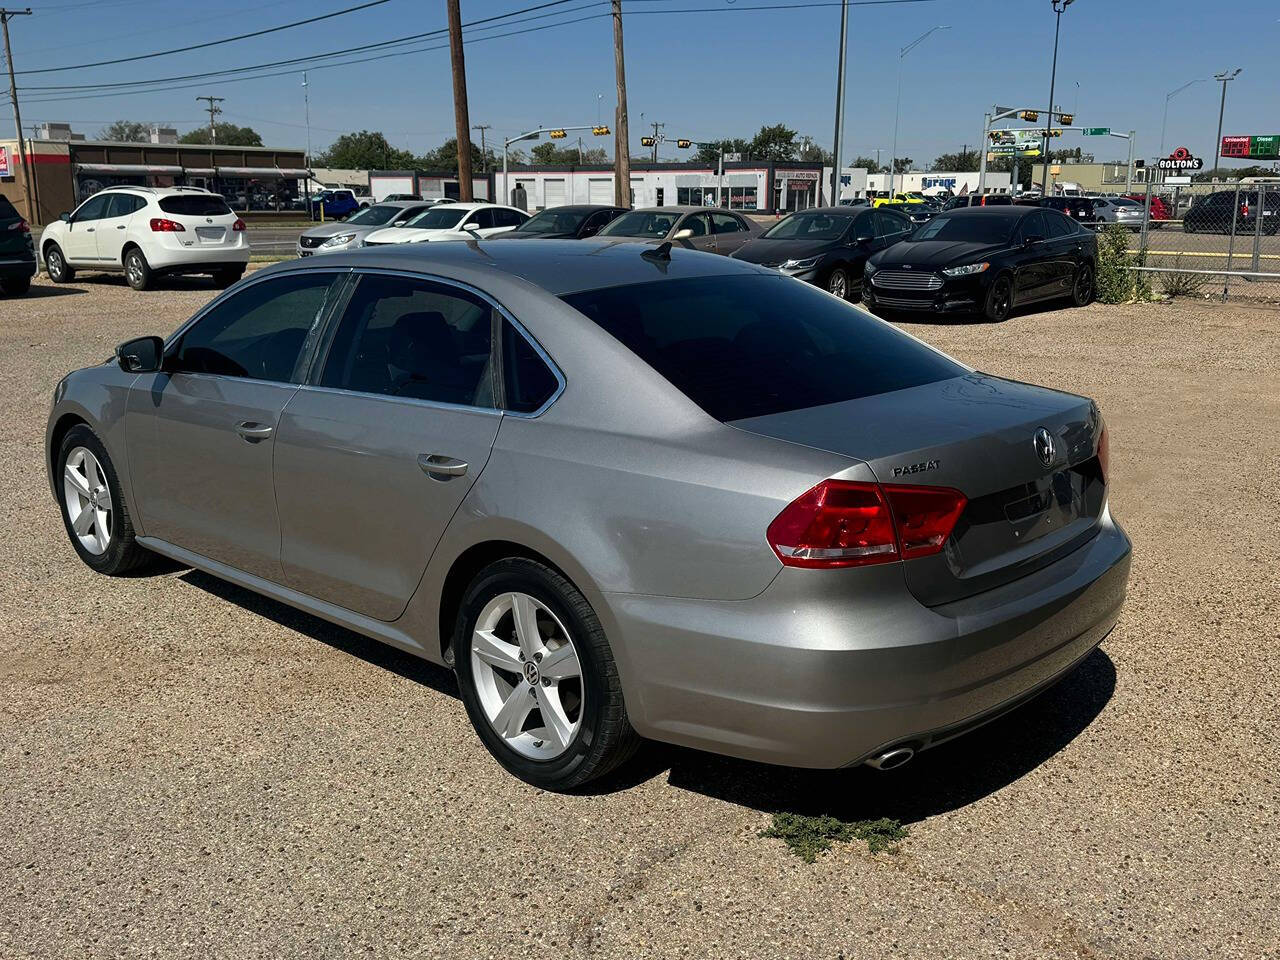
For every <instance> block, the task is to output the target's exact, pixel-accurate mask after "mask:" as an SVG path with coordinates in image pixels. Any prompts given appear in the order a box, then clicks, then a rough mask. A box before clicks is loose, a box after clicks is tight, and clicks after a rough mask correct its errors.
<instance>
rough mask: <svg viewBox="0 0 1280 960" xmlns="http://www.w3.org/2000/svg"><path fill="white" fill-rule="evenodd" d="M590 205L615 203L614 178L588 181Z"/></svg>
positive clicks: (588, 200)
mask: <svg viewBox="0 0 1280 960" xmlns="http://www.w3.org/2000/svg"><path fill="white" fill-rule="evenodd" d="M587 202H588V203H613V178H612V177H605V178H603V179H598V180H596V179H593V180H589V181H587Z"/></svg>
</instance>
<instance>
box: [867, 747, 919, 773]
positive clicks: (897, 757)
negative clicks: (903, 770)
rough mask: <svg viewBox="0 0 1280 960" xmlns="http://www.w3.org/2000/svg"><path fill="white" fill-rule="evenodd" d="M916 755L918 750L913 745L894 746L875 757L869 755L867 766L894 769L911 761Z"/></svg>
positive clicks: (878, 768)
mask: <svg viewBox="0 0 1280 960" xmlns="http://www.w3.org/2000/svg"><path fill="white" fill-rule="evenodd" d="M915 755H916V752H915V750H913V749H912V748H911V747H894V748H893V749H892V750H886V751H885V752H884V753H879V754H876V755H875V756H874V757H868V758H867V760H866V761H865V762H866V764H867V766H869V767H875V768H876V769H877V770H893V769H895V768H897V767H900V766H902V765H903V764H905V763H910V762H911V758H912V757H914V756H915Z"/></svg>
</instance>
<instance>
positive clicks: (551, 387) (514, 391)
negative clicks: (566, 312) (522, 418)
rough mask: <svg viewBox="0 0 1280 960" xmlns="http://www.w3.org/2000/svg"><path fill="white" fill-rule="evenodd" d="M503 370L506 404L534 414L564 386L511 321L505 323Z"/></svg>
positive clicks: (510, 407) (520, 411)
mask: <svg viewBox="0 0 1280 960" xmlns="http://www.w3.org/2000/svg"><path fill="white" fill-rule="evenodd" d="M502 337H503V341H502V372H503V375H504V377H505V380H506V402H505V403H504V404H503V406H505V407H506V409H508V410H515V411H516V412H517V413H532V412H533V411H535V410H537V409H538V408H539V407H540V406H542V405H543V404H544V403H546V402H547V401H548V400H550V399H551V397H552V395H553V394H554V393H555V392H556V390H557V389H558V388H559V386H560V382H559V381H558V380H557V379H556V375H555V374H554V373H552V372H551V368H550V367H548V366H547V364H546V362H545V361H543V359H542V357H540V356H538V352H537V351H536V350H535V349H534V348H533V344H531V343H530V342H529V341H528V340H527V339H525V337H524V335H523V334H521V333H520V331H519V330H517V329H516V328H515V327H514V326H512V325H511V323H510V322H509V321H506V320H503V322H502Z"/></svg>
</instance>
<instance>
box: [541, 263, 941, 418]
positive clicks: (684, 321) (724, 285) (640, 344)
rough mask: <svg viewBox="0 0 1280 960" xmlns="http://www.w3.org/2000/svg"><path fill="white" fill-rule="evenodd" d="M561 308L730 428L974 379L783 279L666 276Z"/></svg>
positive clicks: (580, 297)
mask: <svg viewBox="0 0 1280 960" xmlns="http://www.w3.org/2000/svg"><path fill="white" fill-rule="evenodd" d="M564 300H565V301H566V302H567V303H569V304H570V305H571V306H572V307H574V308H575V309H577V310H578V311H580V312H581V313H583V314H585V315H586V316H587V317H588V318H590V319H591V320H593V321H594V322H595V323H597V324H599V325H600V326H601V327H603V328H604V329H605V330H607V331H608V332H609V333H610V334H612V335H613V336H614V337H616V338H617V339H618V340H619V341H621V342H622V343H623V344H625V345H626V346H627V347H628V348H630V349H631V350H632V351H633V352H634V353H635V354H636V355H637V356H638V357H640V358H641V359H642V360H644V361H645V362H646V363H648V364H649V365H650V366H651V367H653V368H654V369H655V370H656V371H657V372H658V373H660V374H662V376H664V377H666V379H667V380H669V381H670V382H671V383H672V385H673V386H675V387H676V389H678V390H680V391H681V392H682V393H684V394H685V396H687V397H689V399H690V400H692V401H693V402H694V403H696V404H698V406H700V407H701V408H702V409H703V410H705V411H706V412H707V413H708V414H710V415H711V416H713V417H715V418H716V419H718V420H722V421H731V420H741V419H743V418H745V417H755V416H763V415H765V414H770V413H779V412H781V411H784V410H796V409H800V408H802V407H813V406H818V405H820V404H825V403H836V402H838V401H841V400H851V399H854V398H857V397H865V396H871V395H874V394H879V393H886V392H888V391H891V390H901V389H904V388H906V387H913V386H918V385H919V384H922V383H932V382H934V381H937V380H945V379H948V378H950V377H958V376H961V375H963V374H964V372H965V371H964V368H963V367H961V366H959V365H958V364H956V363H954V362H953V361H951V360H948V359H947V358H946V357H944V356H942V355H941V354H938V353H935V352H934V351H933V350H931V349H929V348H928V347H925V346H923V345H921V344H919V343H917V342H916V341H915V340H913V339H912V338H911V337H908V336H907V335H906V334H903V333H901V332H899V331H898V330H896V329H895V328H893V327H892V326H890V325H889V324H887V323H882V322H881V321H879V320H876V319H875V318H874V317H870V316H867V315H866V314H864V313H863V312H862V311H860V310H858V309H856V308H854V307H851V306H849V305H848V304H844V303H841V302H840V301H838V300H836V299H834V298H833V297H830V296H828V295H826V294H825V293H824V292H823V291H821V290H819V289H817V288H816V287H813V286H810V285H809V284H806V283H794V282H792V281H791V280H789V279H788V278H786V277H781V276H778V277H771V276H759V275H753V276H741V277H697V278H692V279H687V280H663V281H656V282H653V283H646V284H632V285H627V286H621V287H607V288H605V289H602V290H588V291H585V292H583V293H575V294H570V295H568V296H566V297H565V298H564Z"/></svg>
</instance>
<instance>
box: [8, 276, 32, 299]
mask: <svg viewBox="0 0 1280 960" xmlns="http://www.w3.org/2000/svg"><path fill="white" fill-rule="evenodd" d="M30 289H31V278H30V277H5V278H4V279H3V280H0V290H3V291H4V292H5V294H7V295H8V296H10V297H20V296H22V295H23V294H24V293H26V292H27V291H28V290H30Z"/></svg>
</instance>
